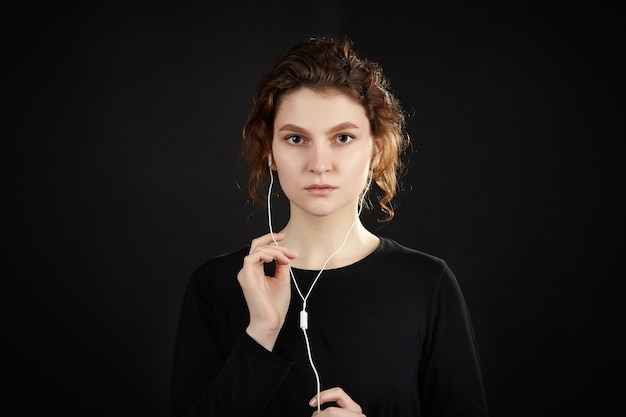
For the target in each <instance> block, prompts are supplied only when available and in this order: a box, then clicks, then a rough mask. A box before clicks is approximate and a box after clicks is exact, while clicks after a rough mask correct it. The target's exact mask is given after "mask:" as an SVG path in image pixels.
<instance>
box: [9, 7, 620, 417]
mask: <svg viewBox="0 0 626 417" xmlns="http://www.w3.org/2000/svg"><path fill="white" fill-rule="evenodd" d="M262 3H263V2H226V3H224V2H221V3H219V4H211V3H209V2H204V3H188V2H180V3H177V4H174V3H172V4H166V3H160V4H157V3H148V2H146V3H135V2H126V3H122V4H119V5H110V4H108V3H106V2H100V3H97V4H94V5H87V2H85V4H84V5H80V6H69V5H64V4H54V5H39V6H37V7H35V6H27V5H24V6H21V7H20V8H19V9H14V10H7V12H6V13H4V14H3V18H2V20H3V28H4V49H5V56H4V58H3V67H4V69H5V70H8V74H6V75H5V76H4V77H3V86H4V91H5V94H4V96H5V103H6V104H5V112H4V115H5V126H6V129H5V130H4V133H3V155H2V159H3V171H4V188H5V193H3V194H4V195H5V199H4V201H5V202H4V203H3V207H4V213H5V216H4V219H5V228H4V230H5V232H4V238H5V239H4V240H5V248H6V249H5V251H4V254H5V256H6V262H5V265H6V269H5V271H4V273H3V280H2V281H3V286H4V287H5V290H3V295H5V297H3V298H6V300H5V301H6V302H5V303H4V305H5V306H6V307H5V314H4V317H5V320H6V321H7V324H8V326H5V329H8V331H6V332H3V334H4V337H3V345H4V346H5V348H7V349H8V353H6V354H5V362H6V363H7V365H5V366H6V368H5V367H3V369H9V372H6V373H5V372H3V374H4V375H5V377H4V378H3V379H5V381H6V382H8V385H9V388H8V390H6V392H5V394H6V395H7V399H6V401H3V406H2V407H3V408H7V407H8V409H9V413H8V414H5V413H4V412H3V414H4V415H11V416H38V415H41V414H42V413H45V414H46V415H49V414H50V413H55V415H56V414H57V413H58V414H59V415H81V416H84V415H88V416H130V415H139V416H151V417H159V416H163V417H164V416H167V414H168V405H169V402H168V388H169V376H170V366H171V356H172V351H173V343H174V333H175V328H176V322H177V318H178V312H179V308H180V303H181V298H182V294H183V290H184V287H185V285H186V281H187V278H188V276H189V274H190V273H191V272H192V271H193V270H194V269H195V268H196V267H197V266H199V265H200V264H201V263H202V262H204V261H205V260H207V259H208V258H210V257H212V256H215V255H218V254H220V253H222V252H225V251H229V250H234V249H237V248H239V247H240V246H242V245H245V244H247V243H248V242H249V240H250V239H251V238H252V237H254V236H256V235H258V234H260V233H264V232H265V231H266V230H267V226H266V217H265V211H264V210H262V209H257V208H255V207H253V206H252V205H250V204H249V203H248V202H247V196H246V194H245V192H243V191H242V190H244V189H245V176H244V175H243V174H242V171H241V167H240V166H239V165H238V162H237V146H238V139H239V133H240V129H241V126H242V124H243V122H244V121H245V118H246V115H247V112H248V110H249V108H250V105H251V100H252V95H253V93H254V88H255V87H256V84H257V82H258V81H259V80H260V78H261V76H262V74H263V73H264V72H265V71H266V70H268V69H269V67H270V65H271V64H272V63H273V62H274V61H275V60H276V59H277V58H278V57H279V56H280V55H281V54H282V53H283V52H285V51H286V49H287V48H288V47H290V46H291V45H292V44H293V43H294V42H296V41H299V40H302V39H304V38H306V37H308V36H311V35H316V34H323V33H328V34H336V35H344V34H347V35H349V36H351V37H352V38H353V40H354V42H355V45H356V47H357V49H359V50H360V51H361V52H362V53H363V54H364V55H366V56H368V57H371V58H374V59H377V60H378V61H380V62H381V63H382V65H383V66H384V68H385V69H386V72H387V75H388V76H389V77H390V79H391V81H392V86H393V88H394V89H395V90H396V91H397V94H398V96H399V97H400V99H401V100H402V101H403V103H404V106H405V108H406V109H407V110H408V111H410V112H411V113H412V115H413V116H412V118H411V119H410V122H409V131H410V133H411V135H412V137H413V141H414V150H413V154H412V157H411V164H410V166H409V171H408V174H407V176H406V177H405V178H404V183H405V188H404V191H403V192H402V193H401V194H400V195H399V197H398V200H397V206H398V209H397V217H396V219H395V220H394V221H393V222H392V223H391V224H389V225H388V226H386V227H383V228H378V226H377V225H376V222H375V221H374V219H373V217H372V216H369V217H367V218H366V221H367V222H368V224H369V225H370V226H372V227H374V228H376V230H377V232H379V233H383V234H386V235H388V236H390V237H393V238H394V239H396V240H398V241H400V242H402V243H404V244H406V245H409V246H413V247H416V248H418V249H422V250H424V251H427V252H430V253H433V254H435V255H437V256H440V257H443V258H445V259H446V260H447V261H448V262H449V264H450V265H451V267H452V269H453V270H454V271H455V273H456V274H457V277H458V279H459V282H460V284H461V286H462V288H463V290H464V292H465V295H466V298H467V302H468V305H469V308H470V311H471V313H472V316H473V320H474V325H475V328H476V335H477V338H478V343H479V347H480V351H481V356H482V361H483V368H484V375H485V384H486V390H487V395H488V399H489V402H490V407H491V412H492V416H529V415H532V416H554V415H570V414H574V413H575V414H577V415H579V414H578V413H580V415H582V414H583V413H584V414H585V415H602V412H603V411H608V410H612V409H613V407H614V406H616V405H618V404H619V403H620V401H621V400H619V398H620V397H621V396H622V393H623V389H624V383H623V381H624V379H623V374H624V360H623V355H622V352H623V350H624V342H623V341H622V335H623V329H624V307H623V301H622V300H623V295H622V294H623V291H624V284H623V282H622V281H623V272H621V269H620V268H619V266H621V265H620V263H621V262H620V261H621V259H620V258H621V256H622V253H621V235H622V233H623V229H624V228H623V226H624V221H623V215H622V213H621V210H623V208H624V193H623V189H622V186H623V181H622V179H621V176H622V175H623V168H622V164H621V162H622V159H623V151H621V147H620V146H619V145H621V142H622V141H623V138H624V119H623V114H624V113H623V104H622V103H623V97H624V96H623V93H622V90H623V67H621V66H620V60H619V58H620V57H621V55H622V54H623V51H624V46H623V44H622V43H621V42H619V40H618V37H617V36H618V35H619V34H622V33H623V30H622V25H623V23H622V18H623V15H622V14H621V12H620V11H619V10H617V9H615V8H613V7H612V6H608V5H603V4H602V3H593V4H592V3H591V2H582V1H570V2H559V3H550V2H498V1H493V2H478V1H467V2H448V1H426V2H414V3H413V4H410V5H409V4H406V5H400V4H401V3H400V2H393V1H391V2H382V3H380V4H374V5H366V4H365V3H363V2H355V1H334V2H328V3H327V2H323V3H322V2H307V3H302V4H297V3H295V2H282V4H279V3H274V5H271V6H270V5H266V4H262ZM277 216H278V217H277V218H276V219H275V224H276V225H277V226H278V225H279V224H280V222H281V217H280V213H279V214H277ZM618 400H619V401H618Z"/></svg>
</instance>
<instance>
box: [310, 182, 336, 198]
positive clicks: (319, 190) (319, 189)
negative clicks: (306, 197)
mask: <svg viewBox="0 0 626 417" xmlns="http://www.w3.org/2000/svg"><path fill="white" fill-rule="evenodd" d="M305 190H307V191H308V192H310V193H311V194H313V195H320V196H323V195H328V194H330V193H331V192H333V191H334V190H335V187H333V186H332V185H328V184H312V185H309V186H308V187H306V188H305Z"/></svg>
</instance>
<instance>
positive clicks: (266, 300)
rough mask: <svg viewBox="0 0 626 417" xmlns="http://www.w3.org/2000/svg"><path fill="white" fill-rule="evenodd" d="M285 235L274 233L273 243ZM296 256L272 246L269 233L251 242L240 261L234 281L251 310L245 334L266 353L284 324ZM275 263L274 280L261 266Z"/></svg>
mask: <svg viewBox="0 0 626 417" xmlns="http://www.w3.org/2000/svg"><path fill="white" fill-rule="evenodd" d="M284 237H285V236H284V234H282V233H274V239H276V242H280V241H281V240H283V239H284ZM295 257H296V253H295V252H293V251H291V250H289V249H287V248H285V247H283V246H278V245H276V244H275V243H274V240H273V239H272V235H271V234H270V233H268V234H266V235H263V236H261V237H258V238H256V239H254V240H253V241H252V243H251V245H250V252H249V254H248V255H247V256H246V257H245V258H244V260H243V267H242V268H241V270H240V271H239V273H238V274H237V280H238V281H239V285H241V289H242V290H243V295H244V297H245V299H246V303H247V304H248V310H249V311H250V323H249V324H248V327H247V329H246V332H247V333H248V334H249V335H250V337H252V338H253V339H254V340H256V341H257V342H258V343H259V344H261V345H262V346H264V347H265V348H266V349H267V350H272V349H273V348H274V343H275V342H276V338H277V337H278V333H279V332H280V329H281V328H282V326H283V323H284V322H285V317H286V316H287V309H288V308H289V300H290V299H291V275H290V273H289V263H290V262H291V260H292V259H295ZM274 260H276V271H275V273H274V276H273V277H269V276H267V275H265V270H264V267H263V266H264V264H266V263H268V262H272V261H274Z"/></svg>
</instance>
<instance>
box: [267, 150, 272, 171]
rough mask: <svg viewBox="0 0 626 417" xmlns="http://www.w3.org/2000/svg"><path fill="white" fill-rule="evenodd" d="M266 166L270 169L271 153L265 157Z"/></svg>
mask: <svg viewBox="0 0 626 417" xmlns="http://www.w3.org/2000/svg"><path fill="white" fill-rule="evenodd" d="M267 166H268V167H270V168H271V167H272V154H271V153H269V154H268V155H267Z"/></svg>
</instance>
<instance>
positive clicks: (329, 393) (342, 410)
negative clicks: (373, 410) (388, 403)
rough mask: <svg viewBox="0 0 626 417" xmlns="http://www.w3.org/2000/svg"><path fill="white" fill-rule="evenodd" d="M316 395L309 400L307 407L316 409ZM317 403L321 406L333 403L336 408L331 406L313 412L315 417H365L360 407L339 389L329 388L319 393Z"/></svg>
mask: <svg viewBox="0 0 626 417" xmlns="http://www.w3.org/2000/svg"><path fill="white" fill-rule="evenodd" d="M317 401H318V398H317V395H316V396H315V397H313V398H312V399H311V401H310V402H309V405H310V406H311V407H317ZM319 401H320V403H321V404H325V403H328V402H334V403H335V404H337V407H335V406H331V407H328V408H326V409H324V410H321V411H317V410H316V411H315V412H314V413H313V414H312V415H313V416H316V417H333V416H337V417H340V416H344V417H365V414H363V411H362V410H361V406H360V405H358V404H357V403H355V402H354V401H353V400H352V398H350V396H349V395H348V394H346V392H345V391H344V390H343V389H341V388H339V387H335V388H330V389H327V390H324V391H322V392H320V398H319Z"/></svg>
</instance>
